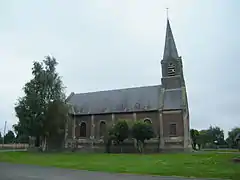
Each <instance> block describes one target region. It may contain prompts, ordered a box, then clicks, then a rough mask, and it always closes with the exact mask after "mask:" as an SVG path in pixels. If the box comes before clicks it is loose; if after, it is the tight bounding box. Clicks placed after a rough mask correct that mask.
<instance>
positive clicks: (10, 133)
mask: <svg viewBox="0 0 240 180" xmlns="http://www.w3.org/2000/svg"><path fill="white" fill-rule="evenodd" d="M14 142H15V135H14V133H13V131H11V130H9V131H8V132H7V134H6V135H5V136H4V143H5V144H11V143H14Z"/></svg>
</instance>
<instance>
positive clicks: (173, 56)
mask: <svg viewBox="0 0 240 180" xmlns="http://www.w3.org/2000/svg"><path fill="white" fill-rule="evenodd" d="M161 65H162V85H163V87H164V88H165V89H176V88H181V87H182V86H185V82H184V77H183V68H182V58H181V57H180V56H179V55H178V51H177V48H176V44H175V41H174V38H173V33H172V30H171V26H170V22H169V19H167V29H166V37H165V47H164V53H163V59H162V61H161Z"/></svg>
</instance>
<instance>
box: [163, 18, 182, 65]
mask: <svg viewBox="0 0 240 180" xmlns="http://www.w3.org/2000/svg"><path fill="white" fill-rule="evenodd" d="M178 57H179V56H178V52H177V47H176V44H175V41H174V37H173V33H172V29H171V26H170V22H169V19H168V20H167V29H166V36H165V46H164V53H163V59H165V60H168V59H172V58H173V59H177V58H178Z"/></svg>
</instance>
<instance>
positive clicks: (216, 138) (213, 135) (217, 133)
mask: <svg viewBox="0 0 240 180" xmlns="http://www.w3.org/2000/svg"><path fill="white" fill-rule="evenodd" d="M208 134H209V138H210V142H212V143H215V142H216V144H218V145H224V144H225V140H224V132H223V130H222V129H221V128H220V127H218V126H215V127H213V126H210V127H209V129H208Z"/></svg>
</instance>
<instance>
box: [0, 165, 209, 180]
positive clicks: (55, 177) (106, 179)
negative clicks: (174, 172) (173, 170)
mask: <svg viewBox="0 0 240 180" xmlns="http://www.w3.org/2000/svg"><path fill="white" fill-rule="evenodd" d="M0 179H1V180H91V179H97V180H123V179H124V180H189V178H180V177H160V176H144V175H127V174H111V173H101V172H90V171H80V170H70V169H60V168H53V167H39V166H33V165H19V164H10V163H0ZM191 180H194V179H191ZM197 180H201V179H197ZM202 180H207V179H202Z"/></svg>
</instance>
